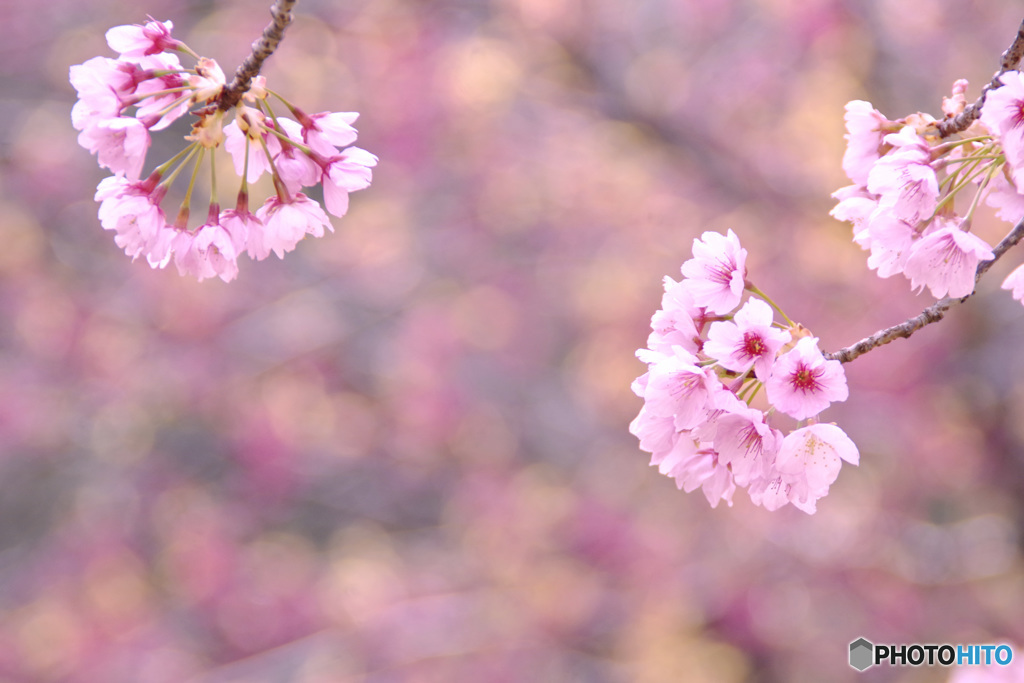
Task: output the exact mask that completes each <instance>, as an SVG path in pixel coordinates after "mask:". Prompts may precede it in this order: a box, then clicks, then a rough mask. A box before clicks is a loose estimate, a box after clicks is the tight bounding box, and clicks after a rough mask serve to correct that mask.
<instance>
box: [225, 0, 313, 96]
mask: <svg viewBox="0 0 1024 683" xmlns="http://www.w3.org/2000/svg"><path fill="white" fill-rule="evenodd" d="M297 1H298V0H275V1H274V5H273V6H272V7H271V8H270V15H271V16H272V17H273V19H272V20H271V22H270V23H269V24H267V27H266V28H265V29H263V35H262V36H260V38H259V40H257V41H256V42H254V43H253V44H252V52H251V53H250V54H249V56H248V57H246V58H245V61H244V62H242V65H241V66H239V67H238V70H237V71H235V78H234V80H232V81H231V83H230V84H229V85H228V86H227V87H226V88H224V91H223V92H222V93H221V95H220V104H219V105H218V106H219V107H220V109H221V110H222V111H227V110H228V109H231V107H234V106H235V105H237V104H238V103H239V102H240V101H241V99H242V96H243V95H245V93H246V92H248V90H249V86H250V85H251V84H252V79H254V78H256V76H258V75H259V73H260V69H261V68H262V67H263V62H264V61H265V60H266V59H267V57H269V56H270V55H272V54H274V51H275V50H276V49H277V46H278V45H279V44H280V43H281V38H282V37H284V30H285V29H286V28H287V27H288V24H290V23H292V7H294V6H295V3H296V2H297Z"/></svg>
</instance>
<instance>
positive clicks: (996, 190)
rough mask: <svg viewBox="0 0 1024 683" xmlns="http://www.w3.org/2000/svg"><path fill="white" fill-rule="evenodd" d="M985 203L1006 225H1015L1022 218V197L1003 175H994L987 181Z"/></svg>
mask: <svg viewBox="0 0 1024 683" xmlns="http://www.w3.org/2000/svg"><path fill="white" fill-rule="evenodd" d="M1004 168H1005V167H1004ZM985 203H986V204H988V205H989V206H991V207H992V208H993V209H995V210H996V216H997V217H998V218H1000V219H1001V220H1004V221H1006V222H1007V223H1013V224H1014V225H1016V224H1017V222H1018V221H1020V219H1021V218H1024V195H1022V194H1021V193H1020V192H1019V191H1018V190H1017V187H1016V185H1014V184H1013V183H1012V182H1011V181H1009V180H1007V179H1006V175H1005V174H1003V173H996V174H995V175H994V176H993V177H992V180H991V181H989V184H988V194H987V195H986V196H985Z"/></svg>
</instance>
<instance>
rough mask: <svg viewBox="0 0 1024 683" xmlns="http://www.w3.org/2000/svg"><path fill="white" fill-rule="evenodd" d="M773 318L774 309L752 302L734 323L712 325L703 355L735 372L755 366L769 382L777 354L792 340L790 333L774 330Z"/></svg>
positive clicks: (759, 301) (761, 378)
mask: <svg viewBox="0 0 1024 683" xmlns="http://www.w3.org/2000/svg"><path fill="white" fill-rule="evenodd" d="M773 317H774V316H773V313H772V308H771V306H769V305H768V304H766V303H765V302H763V301H761V300H760V299H754V298H751V299H750V300H748V301H747V303H745V304H744V305H743V308H741V309H740V310H739V311H737V312H736V315H735V316H733V319H732V322H715V323H712V324H711V328H710V329H709V330H708V340H707V342H705V344H704V353H706V354H707V355H709V356H711V357H712V358H714V359H716V360H717V361H718V363H719V365H721V366H722V367H724V368H725V369H727V370H732V371H733V372H739V373H744V372H746V371H747V370H749V369H750V367H751V366H753V368H754V374H755V375H756V376H757V378H758V379H759V380H761V381H762V382H766V381H767V380H768V375H769V374H770V373H771V367H772V363H773V362H774V360H775V354H776V353H777V352H778V350H779V349H780V348H782V345H783V344H785V343H786V342H788V341H789V340H790V334H789V332H786V331H785V330H779V329H775V328H773V327H772V319H773Z"/></svg>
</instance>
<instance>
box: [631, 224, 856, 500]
mask: <svg viewBox="0 0 1024 683" xmlns="http://www.w3.org/2000/svg"><path fill="white" fill-rule="evenodd" d="M746 254H747V252H746V250H745V249H743V248H742V247H741V246H740V242H739V239H738V238H737V237H736V235H735V234H734V233H733V232H732V231H731V230H730V231H729V232H728V233H727V234H726V235H721V234H718V233H714V232H706V233H704V234H703V235H702V236H701V239H699V240H694V245H693V258H692V259H690V260H689V261H687V262H686V263H684V264H683V266H682V273H683V275H684V278H683V280H682V281H680V282H676V281H674V280H672V279H671V278H665V296H664V298H663V299H662V308H661V309H660V310H658V311H657V312H656V313H655V314H654V316H653V317H652V318H651V328H652V332H651V335H650V338H649V339H648V347H649V348H646V349H640V350H639V351H637V357H638V358H639V359H640V360H642V361H643V362H645V363H647V372H646V373H645V374H643V375H641V376H640V377H638V378H637V379H636V381H635V382H633V391H634V392H635V393H636V394H637V395H638V396H640V397H641V398H643V399H644V405H643V407H642V408H641V409H640V414H639V415H637V417H636V419H634V420H633V422H632V423H631V424H630V431H631V432H632V433H633V434H634V435H636V436H637V437H638V438H639V439H640V448H642V449H643V450H645V451H648V452H650V453H651V464H652V465H656V466H657V467H658V469H659V471H660V472H661V473H662V474H666V475H668V476H670V477H673V478H674V479H675V480H676V484H677V485H678V486H679V488H681V489H684V490H686V491H693V490H695V489H697V488H700V489H702V490H703V492H704V495H705V496H706V497H707V499H708V502H710V503H711V505H712V507H714V506H717V505H718V502H719V501H721V500H725V501H726V502H727V503H728V504H729V505H732V497H733V494H734V492H735V491H736V488H737V487H740V488H746V489H747V492H748V493H749V495H750V498H751V500H752V501H754V503H756V504H758V505H762V506H764V507H765V508H766V509H769V510H775V509H778V508H779V507H782V506H783V505H786V504H787V503H793V505H794V506H795V507H797V508H799V509H800V510H803V511H804V512H807V513H813V512H814V511H815V503H816V501H817V500H818V499H819V498H821V497H823V496H825V495H826V494H827V493H828V489H829V486H830V485H831V484H832V482H833V481H835V479H836V477H837V476H838V475H839V469H840V461H841V460H846V461H847V462H850V463H852V464H857V462H858V459H859V455H858V452H857V447H856V446H855V445H854V444H853V442H852V441H851V440H850V439H849V437H847V436H846V435H845V434H844V433H843V431H842V430H841V429H840V428H839V427H836V426H835V425H828V424H817V423H816V422H814V423H813V424H809V425H808V426H805V427H802V428H799V429H796V430H794V431H792V432H790V433H789V434H788V435H785V436H784V435H783V433H782V432H781V431H780V430H779V429H776V428H774V427H772V426H771V424H770V423H769V418H770V414H771V413H773V412H775V411H779V412H783V413H787V414H789V415H791V416H792V417H794V418H796V419H799V420H806V419H808V418H814V417H815V416H817V415H818V413H820V412H821V411H823V410H824V409H825V408H827V407H828V406H829V405H830V404H831V403H832V402H834V401H843V400H846V397H847V395H848V390H847V387H846V376H845V374H844V373H843V368H842V365H840V364H839V362H837V361H833V360H826V359H825V358H824V356H823V355H822V353H821V350H820V349H819V348H818V340H817V339H815V338H813V337H809V336H807V333H806V330H804V329H803V328H802V327H800V326H798V325H794V324H793V323H792V322H791V321H789V319H788V318H787V319H786V325H785V326H783V325H782V324H779V323H776V322H774V314H773V311H772V306H774V304H771V305H769V303H767V298H766V297H764V295H763V293H761V292H759V291H758V290H757V289H756V288H754V287H753V286H752V285H750V284H749V283H747V281H746V266H745V264H746ZM744 291H750V292H753V293H755V294H757V295H758V296H759V297H760V298H755V297H750V298H748V299H747V301H746V303H744V304H743V305H742V307H740V303H741V301H742V297H743V293H744ZM737 307H739V310H737V311H736V312H735V313H733V311H734V310H735V309H736V308H737ZM784 317H785V316H784ZM794 338H796V340H795V341H794ZM762 386H763V387H765V388H766V389H767V392H766V394H767V398H768V401H769V404H770V406H771V407H770V409H769V411H768V413H765V412H764V411H761V410H759V409H757V408H753V407H752V406H750V405H749V403H750V401H751V400H752V399H753V397H754V396H755V395H756V394H757V393H758V390H759V389H760V388H761V387H762Z"/></svg>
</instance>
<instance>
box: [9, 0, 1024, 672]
mask: <svg viewBox="0 0 1024 683" xmlns="http://www.w3.org/2000/svg"><path fill="white" fill-rule="evenodd" d="M269 4H270V3H269V0H259V1H255V0H237V1H234V2H219V1H218V2H214V1H209V2H198V1H193V2H170V1H169V0H154V1H152V2H148V3H138V2H114V1H102V0H97V1H89V2H71V1H69V0H53V2H49V3H46V9H45V11H41V10H40V4H39V3H26V2H14V1H7V2H4V3H3V4H2V5H0V19H2V21H0V26H2V27H3V28H2V31H3V36H4V40H3V41H2V45H0V52H2V55H0V56H2V62H0V63H2V64H3V65H4V66H3V67H2V68H3V71H2V72H0V73H2V78H3V83H4V86H5V87H4V88H3V91H2V96H0V120H2V121H3V122H4V125H3V127H2V129H0V145H2V148H0V149H2V151H0V162H2V163H0V319H2V321H3V322H2V323H0V681H2V682H3V683H21V682H36V681H39V682H51V681H54V682H55V681H68V682H74V683H92V682H97V681H102V682H104V683H122V682H123V683H180V682H189V683H243V682H245V683H285V682H295V683H334V682H343V681H366V682H372V683H378V682H381V683H383V682H387V683H391V682H396V683H398V682H401V683H405V682H416V683H419V682H432V681H439V682H440V681H446V682H448V681H456V682H458V681H467V682H469V681H474V682H475V681H496V682H502V681H586V682H595V683H604V682H619V681H622V682H633V681H637V682H641V683H660V682H666V683H668V682H676V681H693V682H697V683H703V682H709V683H710V682H723V683H731V682H738V681H756V682H764V683H767V682H774V681H809V680H828V681H854V680H872V681H900V682H903V681H909V682H918V681H944V680H946V679H947V678H948V677H949V674H950V671H948V670H944V669H941V668H935V669H921V670H914V669H910V668H907V669H887V668H876V669H872V670H871V671H869V672H868V673H867V674H863V675H862V674H858V673H856V672H855V671H854V670H853V669H851V668H850V667H849V666H848V664H847V649H848V645H849V643H850V642H851V641H852V640H854V639H856V638H858V637H860V636H863V637H866V638H868V639H869V640H871V641H873V642H880V643H886V642H889V643H914V642H920V643H958V642H963V643H989V642H1010V643H1013V644H1015V645H1017V646H1019V647H1024V617H1022V610H1021V606H1022V605H1024V566H1022V563H1021V557H1020V552H1019V543H1020V527H1021V523H1022V522H1024V419H1022V415H1024V378H1022V375H1024V355H1022V354H1021V351H1020V349H1021V348H1022V344H1024V310H1022V308H1021V306H1020V305H1019V304H1017V303H1016V302H1013V301H1012V300H1011V299H1010V297H1009V296H1008V294H1007V293H1005V292H1000V291H998V285H999V282H1000V280H1001V277H1003V276H1005V274H1006V273H1008V272H1009V270H1010V269H1011V268H1012V267H1013V266H1015V265H1017V264H1018V263H1020V262H1021V260H1022V259H1021V255H1020V253H1015V252H1010V254H1008V255H1007V257H1006V258H1005V259H1004V261H1003V262H1000V263H999V264H998V265H997V267H996V268H995V269H994V270H993V272H992V274H990V275H989V277H987V278H986V279H985V280H983V281H982V286H981V288H980V291H979V294H978V295H977V296H976V297H975V298H974V299H972V300H971V301H970V302H968V303H967V304H966V305H964V306H960V307H956V308H955V309H953V310H952V311H951V312H950V314H949V316H948V319H947V320H945V321H944V322H942V323H941V324H939V325H934V326H931V327H929V328H927V329H925V330H923V331H921V332H919V333H918V334H917V335H915V336H914V337H913V338H912V339H911V340H898V341H896V342H894V343H893V344H892V345H890V346H888V347H885V348H883V349H879V350H876V351H874V352H872V353H870V354H868V355H867V356H865V357H863V358H861V359H859V360H857V361H856V362H854V363H853V364H851V365H849V366H847V375H848V378H849V382H850V388H851V396H850V399H849V400H848V401H847V402H846V403H845V404H839V405H836V406H834V407H833V408H831V409H830V410H829V411H828V412H827V413H825V415H824V418H825V419H827V420H831V421H835V422H837V423H838V424H840V425H841V426H842V427H843V428H844V429H845V430H846V432H847V433H848V434H849V435H850V436H851V437H852V438H853V439H854V441H855V442H856V443H857V444H858V446H859V447H860V451H861V466H860V467H859V468H854V467H848V466H847V467H844V468H843V471H842V473H841V474H840V477H839V480H838V481H837V482H836V484H835V485H833V487H832V492H831V494H830V495H829V496H828V497H827V498H825V499H823V500H822V501H820V502H819V506H818V507H819V512H818V514H817V515H815V516H813V517H812V516H807V515H805V514H804V513H802V512H799V511H797V510H794V509H792V508H786V509H783V510H781V511H779V512H776V513H768V512H766V511H764V510H763V509H760V508H755V507H754V506H753V505H751V503H750V501H749V500H748V499H747V497H746V495H745V493H743V492H738V493H737V495H736V504H735V506H734V507H733V508H728V507H725V506H724V505H722V506H719V508H718V509H715V510H712V509H710V508H709V507H708V504H707V502H706V501H705V500H704V498H703V496H702V495H700V494H699V493H697V494H684V493H682V492H679V491H677V490H676V488H675V486H674V484H673V482H672V481H671V480H670V479H668V478H665V477H663V476H661V475H659V474H658V473H657V471H656V470H655V469H652V468H650V467H648V465H647V456H646V454H644V453H642V452H640V451H639V450H638V447H637V443H636V440H635V439H634V438H633V437H632V436H631V435H630V434H629V433H628V432H627V425H628V423H629V421H630V420H631V419H632V418H633V417H634V415H635V414H636V412H637V410H638V409H639V407H640V401H639V399H637V398H636V397H635V396H634V395H633V394H632V393H631V392H630V390H629V384H630V382H631V381H632V379H633V378H634V377H635V376H636V375H637V374H639V373H640V372H642V371H643V365H642V364H641V363H639V362H638V361H637V360H636V359H635V358H634V357H633V352H634V350H635V349H636V348H637V347H641V346H643V345H644V344H645V342H646V338H647V334H648V323H649V319H650V316H651V314H652V313H653V312H654V310H655V309H656V308H657V306H658V304H659V301H660V292H661V278H662V276H663V275H672V276H674V277H678V275H679V270H678V269H679V265H680V264H681V263H682V261H683V260H685V259H686V258H688V257H689V254H690V247H691V245H692V241H693V239H694V238H695V237H697V236H699V235H700V234H701V233H702V232H703V231H705V230H717V231H723V232H724V231H725V230H727V229H730V228H731V229H733V230H734V231H736V233H737V234H738V235H739V237H740V240H741V241H742V243H743V244H744V246H745V247H746V248H747V249H748V250H749V252H750V257H749V260H748V264H747V265H748V271H749V277H750V279H751V280H753V281H754V282H755V283H756V284H757V285H759V286H760V287H761V288H762V289H764V290H765V291H766V292H768V293H769V294H771V295H772V296H773V298H774V299H775V300H776V301H777V302H779V303H780V304H781V305H782V306H783V307H784V308H785V310H786V311H787V313H789V315H790V316H791V317H793V318H794V319H796V320H799V321H800V322H802V323H803V324H804V325H806V326H808V327H809V328H810V329H811V330H812V331H813V332H814V333H815V334H816V335H818V336H820V337H821V340H822V345H823V346H824V347H825V348H826V349H827V350H834V349H837V348H839V347H840V346H845V345H847V344H850V343H852V342H854V341H856V340H858V339H860V338H861V337H863V336H866V335H868V334H870V333H872V332H874V331H875V330H877V329H879V328H881V327H885V326H888V325H890V324H894V323H896V322H899V321H901V320H903V319H905V318H907V317H909V316H911V315H914V314H916V313H917V312H919V311H920V310H921V309H922V308H923V307H924V306H926V305H928V304H929V303H931V301H932V299H931V298H930V297H929V296H928V295H927V294H924V295H921V296H914V295H913V294H912V293H910V291H909V283H908V282H907V281H906V280H904V279H903V278H894V279H892V280H884V281H883V280H879V279H878V278H877V277H875V276H874V274H873V273H870V272H869V271H868V270H867V268H866V266H865V261H866V254H865V253H864V252H862V251H860V249H859V248H858V247H857V246H856V245H854V244H853V243H852V242H851V239H850V238H851V232H850V229H849V226H847V225H845V224H841V223H838V222H836V221H834V220H833V219H832V218H830V217H829V216H828V211H829V209H830V208H831V207H832V205H833V201H832V200H831V199H830V197H829V195H830V193H831V192H833V191H834V190H835V189H837V188H839V187H840V186H842V185H845V184H847V181H846V180H845V178H844V176H843V174H842V170H841V168H840V159H841V157H842V152H843V145H844V141H843V138H842V135H843V120H842V116H843V106H844V104H845V103H846V102H847V101H848V100H851V99H867V100H870V101H871V102H872V103H873V104H874V105H875V106H877V107H878V108H879V109H880V110H881V111H882V112H883V113H884V114H886V115H888V116H889V117H891V118H897V117H900V116H904V115H906V114H909V113H911V112H913V111H917V110H921V111H926V112H930V113H932V114H939V113H940V108H939V107H940V103H941V98H942V96H943V95H946V94H948V92H949V88H950V86H951V84H952V82H953V80H955V79H956V78H961V77H963V78H968V79H969V80H970V81H971V86H972V87H971V89H970V90H969V92H968V96H969V97H970V98H971V99H973V98H975V97H977V94H978V91H979V90H980V87H981V85H982V84H983V83H985V82H986V81H987V80H988V79H989V78H990V77H991V75H992V73H993V72H994V71H995V69H996V67H997V65H998V60H999V55H1000V53H1001V52H1002V51H1003V49H1005V47H1006V46H1007V45H1008V44H1009V42H1010V40H1011V39H1012V38H1013V36H1014V34H1015V31H1016V29H1017V26H1018V25H1019V23H1020V20H1021V19H1022V17H1024V15H1022V10H1021V7H1020V5H1019V3H1015V2H1010V1H1009V0H1002V1H993V2H960V1H958V0H919V1H918V2H913V3H907V2H897V1H896V0H873V1H870V2H853V1H852V0H846V1H843V0H799V1H797V0H735V1H733V0H703V1H701V0H638V1H635V2H622V1H620V0H491V1H489V2H486V1H475V0H433V1H427V2H424V1H414V0H375V1H372V2H371V1H370V0H354V1H349V2H330V1H328V0H300V2H299V4H298V6H297V10H296V20H295V23H294V24H293V26H292V27H291V28H290V29H289V32H288V34H287V35H286V37H285V41H284V43H283V44H282V47H281V49H280V50H279V51H278V53H277V54H275V55H274V56H273V57H272V58H271V59H270V61H269V62H268V63H267V65H266V68H265V70H264V73H265V74H266V76H267V78H268V80H269V83H270V85H271V87H273V88H275V89H277V90H278V91H280V92H282V94H285V95H286V96H288V97H289V98H291V99H292V100H293V101H295V102H296V103H298V104H299V105H300V106H302V107H303V108H305V109H306V111H309V112H316V111H322V110H341V111H359V112H361V117H360V119H359V121H358V123H357V127H358V129H359V131H360V140H359V143H358V144H359V145H360V146H362V147H364V148H366V149H368V150H370V151H372V152H374V153H375V154H377V155H379V157H380V165H379V166H378V167H377V169H376V173H375V180H374V184H373V186H372V187H371V188H370V189H368V190H365V191H363V192H360V193H357V194H355V195H353V197H352V208H351V211H350V213H349V215H348V216H346V217H345V218H344V219H341V220H336V221H335V225H336V232H335V234H333V235H329V236H327V237H325V238H324V239H320V240H312V239H309V240H306V241H303V242H302V243H300V245H299V247H298V248H297V249H296V251H295V252H294V253H292V254H290V255H288V257H287V258H286V259H285V260H283V261H280V260H278V259H276V258H271V259H268V260H266V261H263V262H259V263H254V262H250V261H246V262H244V263H243V264H242V265H241V274H240V276H239V278H238V280H237V281H235V282H233V283H230V284H227V285H225V284H224V283H222V282H220V281H206V282H203V283H201V284H200V283H196V282H195V281H194V280H192V279H189V278H182V277H179V276H178V274H177V273H176V272H174V269H173V266H172V267H171V268H169V269H168V270H166V271H151V270H150V269H149V268H148V267H147V266H146V265H145V264H144V263H141V262H136V263H132V262H130V261H129V260H128V259H127V258H126V257H125V256H124V254H123V253H122V252H121V251H120V250H119V249H118V248H117V247H116V246H115V245H114V243H113V239H112V236H111V235H110V234H109V233H106V232H104V231H103V230H102V229H101V228H100V226H99V223H98V221H97V219H96V204H95V202H94V201H93V200H92V195H93V192H94V189H95V186H96V183H97V182H98V181H99V180H100V179H101V178H103V177H104V175H105V174H104V172H103V171H101V170H100V169H99V168H98V167H97V166H96V164H95V160H94V158H92V157H91V156H90V155H89V154H88V153H87V152H86V151H85V150H83V149H81V148H80V147H78V146H77V144H76V141H75V140H76V131H74V130H73V129H72V127H71V124H70V116H69V112H70V108H71V105H72V103H73V101H74V96H75V95H74V91H73V89H72V88H71V86H70V85H69V83H68V67H69V65H71V64H77V63H81V62H83V61H85V60H86V59H89V58H90V57H92V56H95V55H106V56H113V55H112V53H111V51H110V50H109V49H108V48H107V46H106V45H105V43H104V40H103V35H104V32H105V31H106V30H107V29H108V28H109V27H111V26H115V25H119V24H127V23H138V22H142V21H145V17H146V14H151V15H152V16H153V17H155V18H156V19H158V20H168V19H169V20H172V21H173V22H174V24H175V31H174V34H175V36H176V37H178V38H180V39H183V40H185V41H186V42H187V43H188V44H189V45H190V46H191V47H193V48H194V49H195V50H196V51H197V52H199V53H200V54H203V55H206V56H209V57H213V58H215V59H217V60H218V61H219V62H220V64H221V65H222V66H223V67H224V69H225V71H227V72H228V73H231V72H233V70H234V69H235V67H236V66H237V65H238V63H239V62H240V61H241V60H242V59H243V58H244V57H245V55H246V54H247V53H248V50H249V45H250V43H251V42H252V41H253V40H255V39H256V37H257V36H258V35H259V33H260V31H261V30H262V28H263V26H264V25H265V24H266V23H267V20H268V18H269V13H268V11H267V10H268V8H269ZM182 132H183V131H181V130H179V129H178V128H173V129H172V130H169V131H165V132H164V134H160V135H158V136H157V137H156V143H155V146H154V148H153V149H152V150H151V151H150V156H149V164H148V165H147V169H149V168H152V166H153V164H154V163H156V162H157V161H160V160H163V159H166V158H167V157H169V156H170V154H172V153H173V151H175V149H176V146H178V145H180V137H178V136H179V135H180V134H182ZM223 166H224V168H228V165H227V164H223ZM236 188H237V186H228V185H224V186H223V187H222V191H223V193H224V196H223V197H222V203H224V204H225V205H228V204H230V200H231V198H232V197H233V195H234V192H235V191H236ZM257 194H258V193H257ZM168 205H170V200H169V203H168ZM171 211H173V207H172V209H171ZM199 213H202V211H200V212H199ZM979 226H980V227H979V228H978V230H979V232H980V233H981V234H982V236H984V237H987V238H988V239H989V240H990V241H991V242H993V243H994V242H995V241H997V240H998V239H999V237H1000V236H1001V234H1002V232H1005V230H1006V228H1007V227H1008V226H1005V225H1001V224H998V223H997V222H995V221H994V220H991V219H988V220H984V221H982V222H981V223H980V224H979ZM1018 656H1019V657H1021V658H1022V661H1024V650H1022V651H1020V652H1019V654H1018Z"/></svg>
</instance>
